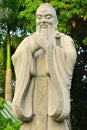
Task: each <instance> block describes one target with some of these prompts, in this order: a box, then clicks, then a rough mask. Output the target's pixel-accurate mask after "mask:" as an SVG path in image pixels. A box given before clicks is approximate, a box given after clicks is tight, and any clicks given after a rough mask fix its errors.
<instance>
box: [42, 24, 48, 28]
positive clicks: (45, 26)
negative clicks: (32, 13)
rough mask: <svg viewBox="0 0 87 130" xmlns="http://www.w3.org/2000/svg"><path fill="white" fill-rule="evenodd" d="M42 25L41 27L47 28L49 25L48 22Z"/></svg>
mask: <svg viewBox="0 0 87 130" xmlns="http://www.w3.org/2000/svg"><path fill="white" fill-rule="evenodd" d="M40 27H41V28H47V27H48V25H47V24H41V25H40Z"/></svg>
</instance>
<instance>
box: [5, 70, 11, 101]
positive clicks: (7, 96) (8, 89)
mask: <svg viewBox="0 0 87 130" xmlns="http://www.w3.org/2000/svg"><path fill="white" fill-rule="evenodd" d="M5 100H6V101H12V70H11V69H7V70H6V82H5Z"/></svg>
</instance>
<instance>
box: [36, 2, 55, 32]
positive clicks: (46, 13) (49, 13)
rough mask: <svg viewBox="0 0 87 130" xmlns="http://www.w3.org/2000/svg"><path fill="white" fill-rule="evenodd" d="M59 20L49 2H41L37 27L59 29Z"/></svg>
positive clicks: (37, 15) (37, 16) (37, 12)
mask: <svg viewBox="0 0 87 130" xmlns="http://www.w3.org/2000/svg"><path fill="white" fill-rule="evenodd" d="M57 25H58V20H57V15H56V11H55V9H54V8H53V6H52V5H50V4H48V3H44V4H41V5H40V6H39V7H38V8H37V11H36V29H37V30H38V29H39V30H41V29H47V28H51V29H52V28H53V29H57Z"/></svg>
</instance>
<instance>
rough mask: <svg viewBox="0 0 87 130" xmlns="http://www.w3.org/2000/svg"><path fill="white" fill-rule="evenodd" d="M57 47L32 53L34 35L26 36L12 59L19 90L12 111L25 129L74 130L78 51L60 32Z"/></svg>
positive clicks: (70, 40)
mask: <svg viewBox="0 0 87 130" xmlns="http://www.w3.org/2000/svg"><path fill="white" fill-rule="evenodd" d="M54 39H55V43H54V46H53V47H52V46H48V47H47V49H46V50H43V48H41V47H40V48H39V49H38V50H37V51H35V52H34V53H32V49H31V48H32V47H31V43H34V42H35V40H34V39H33V35H31V36H28V37H26V38H25V39H24V40H23V41H22V43H21V44H20V45H19V47H18V48H17V50H16V52H15V54H14V55H13V57H12V61H13V65H14V69H15V74H16V89H15V95H14V98H13V105H12V110H13V113H14V115H15V117H16V118H18V119H20V120H21V121H22V122H23V124H22V126H21V130H70V127H69V125H70V123H69V120H68V117H69V115H70V88H71V81H72V74H73V69H74V64H75V61H76V50H75V47H74V44H73V41H72V39H71V38H70V37H69V36H67V35H64V34H61V33H60V37H55V38H54Z"/></svg>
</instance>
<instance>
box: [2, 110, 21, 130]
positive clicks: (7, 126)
mask: <svg viewBox="0 0 87 130" xmlns="http://www.w3.org/2000/svg"><path fill="white" fill-rule="evenodd" d="M19 128H20V122H19V121H15V122H13V121H12V119H11V118H9V119H5V118H4V117H3V116H2V115H1V113H0V130H19Z"/></svg>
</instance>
